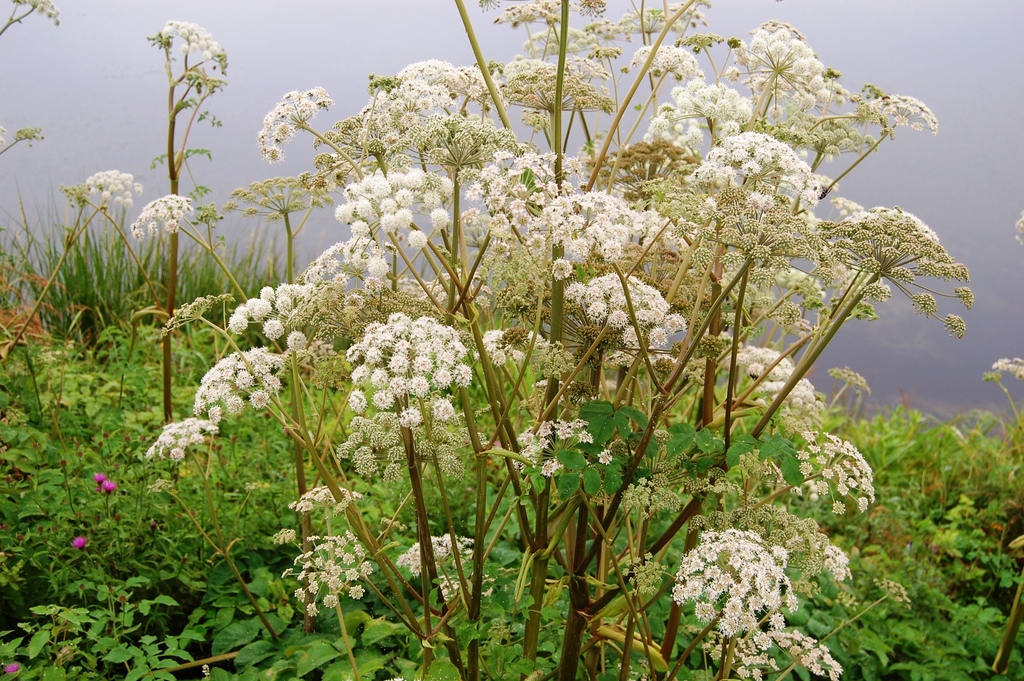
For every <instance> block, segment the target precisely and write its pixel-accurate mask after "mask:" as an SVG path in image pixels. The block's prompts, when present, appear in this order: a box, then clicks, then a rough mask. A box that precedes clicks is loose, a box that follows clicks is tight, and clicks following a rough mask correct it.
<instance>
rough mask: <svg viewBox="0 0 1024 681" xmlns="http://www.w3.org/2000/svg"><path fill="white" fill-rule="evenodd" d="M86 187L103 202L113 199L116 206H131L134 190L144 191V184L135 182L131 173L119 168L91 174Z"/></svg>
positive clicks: (137, 191)
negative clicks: (123, 171)
mask: <svg viewBox="0 0 1024 681" xmlns="http://www.w3.org/2000/svg"><path fill="white" fill-rule="evenodd" d="M85 189H86V191H87V192H89V193H90V194H93V195H95V196H99V197H100V202H101V203H107V202H109V201H112V202H113V204H114V205H115V206H124V207H125V208H129V207H131V205H132V192H135V193H136V194H141V193H142V185H141V184H139V183H138V182H135V178H133V177H132V175H131V173H122V172H121V171H119V170H104V171H103V172H100V173H96V174H95V175H91V176H90V177H89V178H88V179H87V180H86V181H85Z"/></svg>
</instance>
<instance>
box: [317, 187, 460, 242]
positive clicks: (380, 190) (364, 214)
mask: <svg viewBox="0 0 1024 681" xmlns="http://www.w3.org/2000/svg"><path fill="white" fill-rule="evenodd" d="M453 190H454V185H453V184H452V181H451V180H449V179H448V178H447V177H439V176H437V175H434V174H432V173H425V172H423V171H422V170H420V169H418V168H413V169H411V170H408V171H404V172H403V171H400V170H393V171H391V172H390V173H388V175H387V176H386V177H385V176H384V175H383V174H382V173H381V172H380V171H377V172H375V173H374V174H373V175H367V176H365V177H363V179H361V180H359V181H358V182H353V183H352V184H350V185H348V186H347V187H345V199H346V201H345V203H342V204H340V205H339V206H338V207H337V208H336V209H335V211H334V216H335V217H336V218H337V219H338V221H339V222H343V223H346V224H350V225H352V237H353V239H361V238H366V237H369V236H370V234H371V227H373V226H374V225H379V226H380V227H381V229H383V230H384V232H386V233H387V234H388V235H390V236H394V237H401V236H403V235H404V236H405V237H406V239H407V240H408V243H409V245H410V246H411V247H412V248H414V249H417V250H418V249H421V248H423V247H425V246H426V245H427V239H428V234H427V233H424V232H422V231H419V230H418V229H414V225H413V218H414V215H413V209H414V208H415V207H416V206H423V209H424V210H426V211H429V214H430V222H431V225H432V226H433V227H434V228H435V229H444V228H445V227H447V226H448V224H449V222H450V221H451V218H450V217H449V215H448V211H447V210H446V209H445V208H444V202H445V201H448V200H450V199H451V198H452V192H453Z"/></svg>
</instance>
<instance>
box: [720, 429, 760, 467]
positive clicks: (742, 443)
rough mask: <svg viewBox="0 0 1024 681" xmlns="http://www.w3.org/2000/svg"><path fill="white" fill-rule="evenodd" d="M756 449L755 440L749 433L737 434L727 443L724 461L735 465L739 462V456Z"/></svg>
mask: <svg viewBox="0 0 1024 681" xmlns="http://www.w3.org/2000/svg"><path fill="white" fill-rule="evenodd" d="M755 449H757V440H755V439H754V438H753V437H751V436H750V435H737V436H736V437H734V438H733V439H732V442H730V443H729V451H728V452H727V453H726V455H725V462H726V463H727V464H729V465H730V466H735V465H736V464H738V463H739V462H740V457H741V456H743V455H744V454H749V453H750V452H752V451H754V450H755Z"/></svg>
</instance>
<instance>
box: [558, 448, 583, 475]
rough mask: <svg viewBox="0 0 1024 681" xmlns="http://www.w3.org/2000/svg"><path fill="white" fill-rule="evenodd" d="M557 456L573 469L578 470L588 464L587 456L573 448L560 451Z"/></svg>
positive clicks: (564, 464)
mask: <svg viewBox="0 0 1024 681" xmlns="http://www.w3.org/2000/svg"><path fill="white" fill-rule="evenodd" d="M557 458H558V460H559V461H560V462H561V463H562V465H563V466H565V467H566V468H568V469H569V470H571V471H578V470H579V469H581V468H585V467H586V465H587V459H586V457H584V456H583V455H582V454H580V453H579V452H577V451H574V450H572V449H567V450H564V451H561V452H558V454H557Z"/></svg>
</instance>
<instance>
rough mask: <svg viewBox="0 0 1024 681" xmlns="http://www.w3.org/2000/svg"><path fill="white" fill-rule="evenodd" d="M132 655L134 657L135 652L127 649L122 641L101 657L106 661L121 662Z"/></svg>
mask: <svg viewBox="0 0 1024 681" xmlns="http://www.w3.org/2000/svg"><path fill="white" fill-rule="evenodd" d="M133 657H135V654H134V653H132V651H130V650H128V647H127V646H126V645H125V644H123V643H122V644H121V645H119V646H118V647H116V648H114V649H113V650H111V651H110V652H109V653H107V654H106V655H105V656H104V657H103V659H104V661H106V662H113V663H114V664H121V663H122V662H127V661H128V660H130V659H132V658H133Z"/></svg>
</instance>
